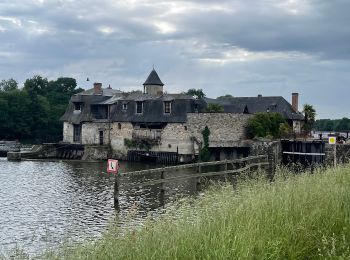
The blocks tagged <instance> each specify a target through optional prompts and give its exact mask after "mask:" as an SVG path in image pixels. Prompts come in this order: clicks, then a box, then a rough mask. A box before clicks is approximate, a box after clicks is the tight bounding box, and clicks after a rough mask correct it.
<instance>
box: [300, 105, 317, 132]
mask: <svg viewBox="0 0 350 260" xmlns="http://www.w3.org/2000/svg"><path fill="white" fill-rule="evenodd" d="M303 113H304V116H305V121H304V126H303V129H304V131H305V132H306V133H307V134H309V133H310V131H311V130H312V128H313V126H314V124H315V118H316V110H315V109H314V107H313V106H312V105H309V104H305V105H304V108H303Z"/></svg>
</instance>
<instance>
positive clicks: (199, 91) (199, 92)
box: [185, 88, 205, 99]
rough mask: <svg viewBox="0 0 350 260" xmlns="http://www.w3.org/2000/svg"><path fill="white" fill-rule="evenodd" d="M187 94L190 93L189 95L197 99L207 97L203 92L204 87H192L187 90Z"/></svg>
mask: <svg viewBox="0 0 350 260" xmlns="http://www.w3.org/2000/svg"><path fill="white" fill-rule="evenodd" d="M185 94H186V95H189V96H192V97H194V98H196V99H200V98H204V97H205V94H204V92H203V90H202V89H194V88H191V89H189V90H187V92H185Z"/></svg>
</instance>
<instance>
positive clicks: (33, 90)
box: [24, 75, 49, 96]
mask: <svg viewBox="0 0 350 260" xmlns="http://www.w3.org/2000/svg"><path fill="white" fill-rule="evenodd" d="M48 85H49V82H48V80H47V78H43V77H41V76H39V75H35V76H34V77H33V78H31V79H27V80H26V81H25V82H24V90H26V91H27V92H28V93H29V95H31V96H33V95H42V94H45V93H46V91H47V88H48Z"/></svg>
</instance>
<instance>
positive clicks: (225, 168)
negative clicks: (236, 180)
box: [224, 159, 228, 181]
mask: <svg viewBox="0 0 350 260" xmlns="http://www.w3.org/2000/svg"><path fill="white" fill-rule="evenodd" d="M227 164H228V162H227V159H226V160H225V166H224V171H227ZM227 180H228V174H227V173H225V181H227Z"/></svg>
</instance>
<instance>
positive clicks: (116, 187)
mask: <svg viewBox="0 0 350 260" xmlns="http://www.w3.org/2000/svg"><path fill="white" fill-rule="evenodd" d="M119 178H120V177H119V174H115V179H114V209H116V210H117V211H120V205H119V185H120V179H119Z"/></svg>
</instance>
